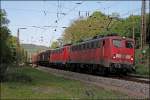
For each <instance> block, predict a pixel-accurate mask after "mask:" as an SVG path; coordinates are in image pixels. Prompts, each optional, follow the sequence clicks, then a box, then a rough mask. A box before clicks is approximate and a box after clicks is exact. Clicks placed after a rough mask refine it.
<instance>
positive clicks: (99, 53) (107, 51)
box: [33, 36, 134, 67]
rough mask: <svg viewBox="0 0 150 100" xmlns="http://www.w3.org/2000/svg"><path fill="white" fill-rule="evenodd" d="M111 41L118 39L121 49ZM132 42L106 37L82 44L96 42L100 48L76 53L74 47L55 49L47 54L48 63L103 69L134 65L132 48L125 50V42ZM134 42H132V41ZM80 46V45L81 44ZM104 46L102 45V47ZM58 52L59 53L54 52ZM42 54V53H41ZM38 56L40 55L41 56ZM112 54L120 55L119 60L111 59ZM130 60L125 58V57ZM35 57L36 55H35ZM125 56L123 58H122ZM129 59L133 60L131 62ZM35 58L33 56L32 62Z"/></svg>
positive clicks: (116, 37) (118, 37)
mask: <svg viewBox="0 0 150 100" xmlns="http://www.w3.org/2000/svg"><path fill="white" fill-rule="evenodd" d="M113 39H120V40H121V41H122V42H121V43H122V44H121V45H122V47H121V48H117V47H115V46H114V45H113V43H112V40H113ZM127 40H129V41H133V40H132V39H129V38H126V39H123V38H122V37H120V36H107V37H103V38H98V39H95V40H90V41H87V42H84V43H91V42H92V41H98V42H99V45H100V47H97V48H91V49H89V48H88V49H81V50H78V51H73V50H72V47H73V46H74V45H67V46H64V47H62V48H57V49H54V50H51V53H50V54H49V56H48V57H49V62H50V63H63V64H65V63H85V64H100V65H103V66H105V67H110V66H109V65H110V63H121V64H133V63H134V48H126V47H125V42H126V41H127ZM133 42H134V41H133ZM81 44H82V43H81ZM103 44H104V45H103ZM56 51H59V52H56ZM41 54H42V53H41ZM41 54H40V55H41ZM114 54H115V55H116V54H117V55H118V54H119V55H121V57H120V58H115V59H114V58H113V56H114ZM127 55H128V56H130V58H128V59H127V58H125V57H126V56H127ZM36 56H37V55H36ZM122 56H125V57H122ZM131 57H132V58H133V60H131ZM35 58H37V57H34V56H33V62H35V60H38V59H35Z"/></svg>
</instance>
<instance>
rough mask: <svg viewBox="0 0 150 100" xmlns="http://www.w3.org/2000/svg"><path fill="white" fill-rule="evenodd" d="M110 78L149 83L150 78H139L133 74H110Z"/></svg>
mask: <svg viewBox="0 0 150 100" xmlns="http://www.w3.org/2000/svg"><path fill="white" fill-rule="evenodd" d="M111 78H116V79H120V80H127V81H133V82H138V83H145V84H150V79H148V78H139V77H135V76H128V75H127V76H111Z"/></svg>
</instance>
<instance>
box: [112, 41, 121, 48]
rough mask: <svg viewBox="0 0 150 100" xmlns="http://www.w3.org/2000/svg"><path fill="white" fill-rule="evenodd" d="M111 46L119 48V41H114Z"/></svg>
mask: <svg viewBox="0 0 150 100" xmlns="http://www.w3.org/2000/svg"><path fill="white" fill-rule="evenodd" d="M113 45H114V46H115V47H117V48H121V40H117V39H114V40H113Z"/></svg>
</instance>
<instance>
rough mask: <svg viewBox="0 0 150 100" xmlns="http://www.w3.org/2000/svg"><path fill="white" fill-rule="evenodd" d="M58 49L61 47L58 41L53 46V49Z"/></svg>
mask: <svg viewBox="0 0 150 100" xmlns="http://www.w3.org/2000/svg"><path fill="white" fill-rule="evenodd" d="M57 47H59V43H58V41H54V42H53V43H52V44H51V48H53V49H55V48H57Z"/></svg>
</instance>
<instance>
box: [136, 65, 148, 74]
mask: <svg viewBox="0 0 150 100" xmlns="http://www.w3.org/2000/svg"><path fill="white" fill-rule="evenodd" d="M135 74H138V75H143V76H149V75H150V69H149V67H145V66H144V65H143V64H139V65H136V73H135Z"/></svg>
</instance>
